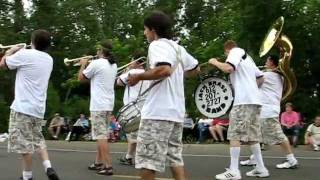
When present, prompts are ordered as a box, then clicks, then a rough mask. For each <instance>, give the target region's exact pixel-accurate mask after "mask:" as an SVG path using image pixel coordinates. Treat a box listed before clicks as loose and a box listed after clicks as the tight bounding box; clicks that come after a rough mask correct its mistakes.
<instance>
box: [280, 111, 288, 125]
mask: <svg viewBox="0 0 320 180" xmlns="http://www.w3.org/2000/svg"><path fill="white" fill-rule="evenodd" d="M284 119H285V114H284V113H282V114H281V118H280V123H281V125H282V126H284V127H286V128H288V126H289V125H288V124H287V123H286V122H285V120H284Z"/></svg>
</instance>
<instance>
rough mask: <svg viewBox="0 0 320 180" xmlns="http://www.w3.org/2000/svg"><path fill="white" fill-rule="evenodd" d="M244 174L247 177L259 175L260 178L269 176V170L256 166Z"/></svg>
mask: <svg viewBox="0 0 320 180" xmlns="http://www.w3.org/2000/svg"><path fill="white" fill-rule="evenodd" d="M246 175H247V176H249V177H260V178H263V177H269V176H270V174H269V171H268V169H266V168H265V169H264V170H258V169H257V168H254V169H253V170H251V171H249V172H247V173H246Z"/></svg>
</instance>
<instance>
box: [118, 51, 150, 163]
mask: <svg viewBox="0 0 320 180" xmlns="http://www.w3.org/2000/svg"><path fill="white" fill-rule="evenodd" d="M136 58H138V57H136ZM144 72H145V69H144V61H143V60H137V61H136V60H134V61H132V63H131V64H130V66H129V69H128V70H127V72H124V73H122V74H121V75H120V76H119V77H118V79H117V85H118V86H125V91H124V95H123V104H124V105H127V104H129V103H130V102H133V101H135V100H136V99H137V98H138V96H139V95H140V93H141V92H144V91H145V90H146V89H147V88H148V86H149V82H148V81H140V82H139V83H138V84H136V85H134V86H132V87H129V86H128V77H129V76H130V75H131V74H141V73H144ZM137 135H138V131H135V132H131V133H128V134H126V136H127V141H128V151H127V154H126V155H125V156H124V157H122V158H120V163H121V164H124V165H134V155H135V151H136V146H137Z"/></svg>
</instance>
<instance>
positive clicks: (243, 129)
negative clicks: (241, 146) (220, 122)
mask: <svg viewBox="0 0 320 180" xmlns="http://www.w3.org/2000/svg"><path fill="white" fill-rule="evenodd" d="M260 110H261V106H260V105H253V104H245V105H237V106H234V107H232V109H231V111H230V124H229V129H228V139H229V140H237V141H242V142H249V141H258V142H260V141H261V139H262V138H261V129H260V121H259V115H260Z"/></svg>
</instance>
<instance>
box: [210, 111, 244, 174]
mask: <svg viewBox="0 0 320 180" xmlns="http://www.w3.org/2000/svg"><path fill="white" fill-rule="evenodd" d="M242 109H243V108H242V105H239V106H234V107H232V109H231V111H230V115H229V119H230V126H229V129H228V139H229V140H230V147H229V150H230V164H229V168H228V169H226V171H225V172H223V173H221V174H217V175H216V176H215V178H216V179H241V173H240V170H239V157H240V140H241V137H242V135H244V134H245V133H247V130H246V129H244V127H243V125H245V124H244V117H242V116H243V114H244V113H243V112H242V111H243V110H242Z"/></svg>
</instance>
